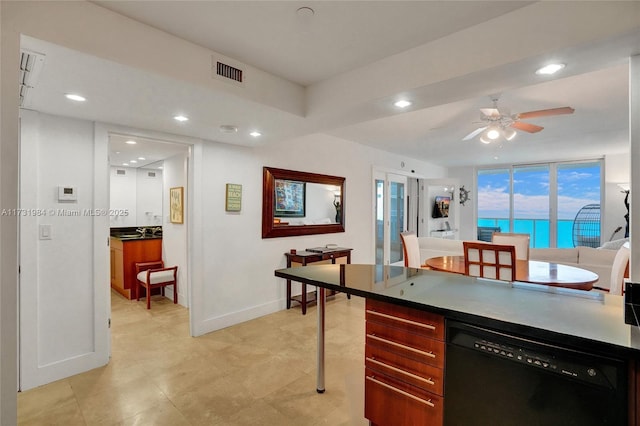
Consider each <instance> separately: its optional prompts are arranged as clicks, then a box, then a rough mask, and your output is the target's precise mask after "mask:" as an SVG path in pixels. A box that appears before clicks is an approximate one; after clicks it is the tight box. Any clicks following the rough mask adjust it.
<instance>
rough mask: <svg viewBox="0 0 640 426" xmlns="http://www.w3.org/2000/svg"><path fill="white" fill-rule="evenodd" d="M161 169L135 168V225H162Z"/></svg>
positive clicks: (162, 191)
mask: <svg viewBox="0 0 640 426" xmlns="http://www.w3.org/2000/svg"><path fill="white" fill-rule="evenodd" d="M163 194H164V190H163V179H162V170H158V169H156V170H150V169H137V170H136V226H160V225H162V208H163V202H162V200H163V198H164V197H163Z"/></svg>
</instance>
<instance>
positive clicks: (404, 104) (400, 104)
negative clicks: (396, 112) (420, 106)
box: [394, 99, 411, 108]
mask: <svg viewBox="0 0 640 426" xmlns="http://www.w3.org/2000/svg"><path fill="white" fill-rule="evenodd" d="M394 105H395V106H397V107H398V108H406V107H408V106H409V105H411V102H409V101H407V100H404V99H402V100H399V101H397V102H396V103H394Z"/></svg>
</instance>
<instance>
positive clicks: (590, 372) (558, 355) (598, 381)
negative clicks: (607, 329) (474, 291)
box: [447, 328, 617, 389]
mask: <svg viewBox="0 0 640 426" xmlns="http://www.w3.org/2000/svg"><path fill="white" fill-rule="evenodd" d="M449 330H450V331H449V333H450V335H449V336H448V339H447V340H448V343H449V344H453V345H456V346H461V347H464V348H467V349H470V350H473V351H478V352H482V353H484V354H486V355H487V356H491V357H498V358H501V359H505V360H509V361H512V362H515V363H518V364H521V365H526V366H529V367H530V368H536V369H540V370H545V371H548V372H549V373H550V374H559V375H562V376H565V377H568V378H571V379H573V380H578V381H581V382H585V383H589V384H591V385H595V386H601V387H607V388H610V389H611V388H614V387H615V383H616V380H617V378H616V373H615V371H616V367H615V366H613V365H610V364H609V363H610V362H613V361H612V360H608V359H604V358H603V359H602V360H600V359H599V358H598V357H594V356H592V355H587V354H582V353H580V352H577V351H573V350H570V349H566V348H561V347H557V346H552V345H548V344H545V343H538V342H532V341H530V340H527V339H521V338H518V337H515V336H507V335H504V334H499V333H493V332H492V331H490V330H486V333H483V332H482V331H483V330H484V329H481V328H478V329H477V330H459V329H455V328H454V329H451V328H450V329H449Z"/></svg>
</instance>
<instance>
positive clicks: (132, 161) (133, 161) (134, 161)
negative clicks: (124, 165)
mask: <svg viewBox="0 0 640 426" xmlns="http://www.w3.org/2000/svg"><path fill="white" fill-rule="evenodd" d="M129 162H130V163H134V164H135V163H137V161H136V160H131V161H129Z"/></svg>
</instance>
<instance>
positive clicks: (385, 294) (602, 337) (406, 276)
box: [275, 264, 640, 426]
mask: <svg viewBox="0 0 640 426" xmlns="http://www.w3.org/2000/svg"><path fill="white" fill-rule="evenodd" d="M275 275H276V276H278V277H281V278H285V279H291V280H295V281H299V282H303V283H306V284H307V285H314V286H317V287H318V290H319V291H318V294H319V296H318V298H319V304H318V389H317V390H318V392H323V391H324V300H323V299H324V297H323V295H324V290H325V289H329V290H337V291H340V292H344V293H347V294H353V295H356V296H361V297H365V298H366V299H367V308H366V309H367V312H366V321H367V324H366V327H367V339H366V342H367V343H366V349H365V353H366V355H365V367H366V368H365V370H366V378H367V380H366V381H365V416H366V417H367V418H368V419H369V420H370V421H371V423H372V424H374V425H380V426H382V425H385V424H390V422H395V424H412V423H413V422H415V421H416V418H418V419H419V421H420V422H421V423H420V424H443V422H444V424H456V421H451V420H450V421H449V422H447V415H446V413H447V410H446V407H447V406H448V405H450V404H447V401H449V400H450V401H455V403H456V404H457V403H458V401H459V400H458V399H456V397H455V396H454V395H453V394H452V393H451V391H452V390H453V389H454V387H455V386H454V383H453V379H451V381H452V383H450V385H449V386H447V383H446V382H447V380H446V378H447V368H451V366H452V365H454V361H455V360H454V359H453V353H454V350H453V349H455V348H454V347H453V346H452V345H455V342H454V341H453V340H455V336H454V334H455V333H457V331H455V333H454V331H452V330H457V329H458V328H459V329H465V328H466V329H469V330H471V331H474V332H476V331H477V332H478V333H480V334H478V335H488V333H495V334H496V335H504V336H515V337H514V339H515V340H512V341H521V342H523V343H522V348H521V349H517V351H516V350H515V349H512V346H505V345H502V344H500V345H498V344H496V345H493V344H491V343H489V344H483V343H482V342H485V340H477V341H476V343H475V345H476V348H477V349H478V350H480V346H482V348H483V350H487V348H488V349H489V351H491V350H493V351H495V352H496V354H497V355H498V357H500V353H502V355H504V357H512V358H513V357H514V354H515V355H516V356H517V357H520V355H519V354H524V358H523V359H522V362H523V363H524V362H526V361H527V360H528V362H530V363H532V364H533V363H536V364H539V367H540V369H544V368H547V369H551V368H553V369H555V368H556V364H557V365H558V366H560V365H561V363H560V361H558V362H556V360H559V359H560V355H558V356H557V357H556V355H554V352H553V350H552V349H553V348H560V349H558V354H561V353H565V352H566V353H571V352H575V354H578V353H579V354H581V356H583V357H594V360H595V359H602V360H615V363H613V364H612V365H618V366H619V367H620V368H619V371H622V373H620V372H619V373H617V376H616V377H618V379H615V378H611V377H609V379H608V380H609V381H610V382H611V383H610V387H611V389H613V388H616V389H617V390H616V392H617V393H615V397H614V396H612V395H614V393H611V396H610V399H611V401H612V403H613V402H614V401H618V403H620V404H623V405H622V406H621V407H619V408H622V409H620V410H617V411H620V412H625V414H624V415H622V417H616V418H615V420H613V423H612V424H634V425H640V414H639V411H640V410H639V409H638V407H637V405H638V402H637V401H636V388H637V387H640V378H639V375H638V373H637V372H638V363H639V361H640V329H639V328H638V327H637V326H631V325H627V324H625V322H624V308H623V298H622V297H621V296H612V295H608V294H602V293H598V292H593V291H580V290H573V289H565V288H558V287H548V286H544V285H537V284H527V283H518V282H516V283H508V282H502V281H492V280H485V279H479V278H473V277H467V276H460V275H456V274H450V273H443V272H438V271H430V270H424V269H414V268H404V267H395V266H383V265H357V264H351V265H321V266H307V267H303V268H288V269H280V270H277V271H275ZM454 324H462V325H461V326H457V325H456V326H455V327H457V328H455V327H454ZM385 333H386V334H385ZM482 333H484V334H482ZM531 342H534V343H535V344H536V345H538V346H535V348H538V347H540V348H543V350H542V351H541V352H539V354H540V356H537V355H536V356H531V355H530V354H531V353H535V351H533V349H532V348H533V346H531V345H530V344H529V343H531ZM427 347H428V348H427ZM425 348H427V349H425ZM445 348H446V351H447V352H451V355H452V358H451V359H449V356H448V355H446V354H445ZM554 350H555V349H554ZM455 351H458V349H455ZM523 351H524V352H523ZM385 357H386V360H385ZM569 358H572V357H571V356H569ZM573 358H574V359H576V358H577V357H576V356H573ZM585 359H586V358H585ZM445 360H446V362H445ZM509 361H513V360H509ZM504 362H505V363H506V362H507V361H504ZM593 362H594V363H596V361H593ZM612 362H613V361H612ZM616 363H617V364H616ZM511 364H513V362H512V363H511ZM516 364H517V363H516ZM499 365H500V366H501V367H502V365H503V364H499ZM504 365H507V364H504ZM594 365H596V364H594ZM576 368H577V370H576V371H577V372H576V373H574V372H573V370H571V368H566V369H565V368H564V367H558V371H554V373H563V374H565V375H572V374H573V375H574V376H575V377H576V378H577V379H578V380H579V379H580V377H579V375H580V374H582V372H580V371H579V368H578V367H576ZM607 368H608V367H607ZM603 369H604V370H606V368H604V367H603ZM427 370H428V373H424V374H425V378H422V377H420V376H421V375H422V373H420V371H427ZM478 370H480V369H478ZM604 370H603V371H604ZM498 371H500V370H498ZM505 371H506V370H505ZM585 371H588V374H586V373H585V374H586V375H587V376H589V375H593V376H597V374H596V372H595V371H597V368H596V369H592V368H585ZM544 373H545V374H546V373H547V372H544ZM471 375H473V374H471ZM449 376H450V377H453V374H449ZM600 376H602V374H601V375H600ZM614 376H615V375H614ZM545 377H546V376H545ZM417 380H422V382H417ZM572 380H573V378H572ZM587 380H589V377H587ZM616 380H618V381H619V382H620V383H618V384H616V383H614V382H616ZM425 383H428V384H429V385H427V384H425ZM592 387H593V386H592V384H588V386H587V385H585V386H584V388H585V389H587V388H589V389H591V388H592ZM612 392H613V391H612ZM450 393H451V395H450ZM480 393H482V392H480ZM621 395H622V396H621ZM380 398H382V399H383V400H384V402H385V404H387V405H386V409H385V410H384V411H385V412H388V413H392V414H393V416H397V415H402V414H401V413H406V414H405V416H407V417H410V419H408V420H407V419H405V421H404V422H403V421H398V420H391V418H388V417H385V414H384V413H383V412H382V410H379V409H376V408H375V407H376V406H377V405H379V403H380V402H381V401H380V400H379V399H380ZM603 398H604V399H603V400H602V401H601V404H599V405H602V404H605V405H606V403H605V402H604V401H605V400H606V398H609V396H608V397H603ZM376 399H378V400H376ZM465 399H467V398H465ZM619 400H622V401H619ZM376 404H377V405H376ZM389 404H391V405H399V406H401V408H398V409H397V410H395V411H394V410H393V409H392V408H391V406H390V405H389ZM451 404H453V402H451ZM488 404H490V403H488ZM584 405H585V407H582V408H587V407H588V406H591V405H593V404H592V403H588V402H586V400H585V402H584ZM414 406H415V407H417V408H411V407H414ZM422 407H424V408H422ZM438 407H439V408H438ZM442 407H444V409H443V408H442ZM554 409H555V410H560V409H558V408H557V407H556V408H554ZM563 409H564V408H563ZM549 410H551V408H550V409H549ZM568 410H569V408H568V406H567V411H568ZM427 411H431V412H432V413H431V414H429V413H427ZM560 411H562V410H560ZM449 412H450V413H453V412H463V410H458V409H457V407H456V409H453V408H452V409H451V410H449ZM425 413H427V414H425ZM434 413H435V414H434ZM443 413H444V414H443ZM519 414H521V415H525V416H526V415H527V414H530V413H519ZM600 414H601V413H597V415H600ZM554 415H555V416H557V415H558V412H555V413H554ZM602 415H603V416H604V414H602ZM425 416H426V417H425ZM615 416H616V415H615V414H614V417H615ZM443 417H444V421H443ZM453 417H454V416H453V415H450V416H449V419H452V418H453ZM603 418H604V417H603ZM532 422H535V420H532ZM416 424H417V423H416ZM477 424H485V423H483V422H480V423H477ZM496 424H497V423H496ZM523 424H524V423H523Z"/></svg>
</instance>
